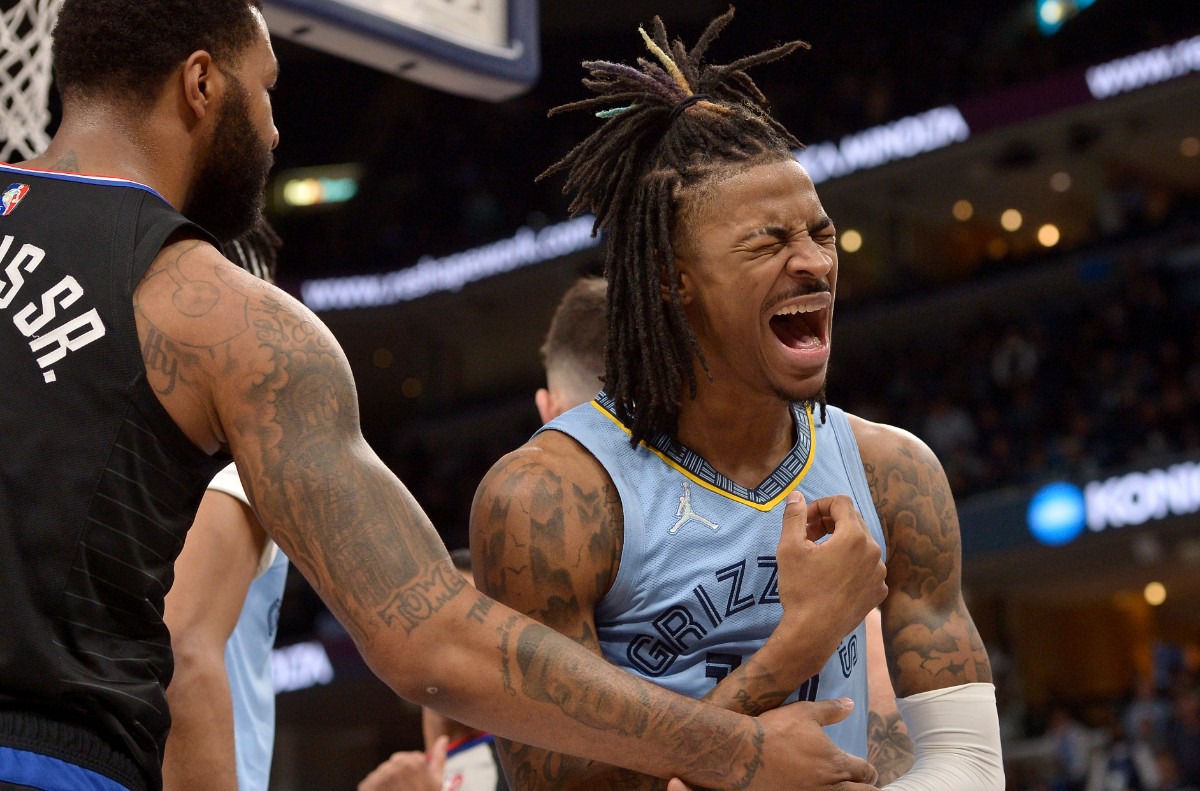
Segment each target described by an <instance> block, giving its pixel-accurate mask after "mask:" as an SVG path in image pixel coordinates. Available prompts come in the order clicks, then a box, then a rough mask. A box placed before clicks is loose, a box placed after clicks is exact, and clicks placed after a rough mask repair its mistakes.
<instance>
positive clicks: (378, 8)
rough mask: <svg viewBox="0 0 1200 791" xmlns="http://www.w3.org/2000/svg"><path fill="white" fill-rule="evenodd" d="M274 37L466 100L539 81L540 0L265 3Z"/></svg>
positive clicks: (498, 96)
mask: <svg viewBox="0 0 1200 791" xmlns="http://www.w3.org/2000/svg"><path fill="white" fill-rule="evenodd" d="M263 15H264V16H265V17H266V20H267V24H268V25H269V26H270V28H271V32H272V34H274V35H276V36H279V37H281V38H285V39H288V40H290V41H295V42H298V43H301V44H306V45H308V46H311V47H315V48H316V49H320V50H323V51H325V52H329V53H331V54H333V55H337V56H339V57H343V58H347V59H349V60H353V61H356V62H358V63H362V64H364V65H367V66H371V67H374V68H376V69H379V70H381V71H385V72H388V73H390V74H396V75H398V76H402V77H404V78H405V79H409V80H413V81H415V82H419V83H422V84H424V85H428V86H430V87H433V88H438V89H440V90H444V91H447V92H450V93H455V94H459V95H462V96H470V97H474V98H478V99H487V100H490V101H503V100H504V99H508V98H511V97H513V96H516V95H518V94H520V93H523V92H525V91H526V90H528V89H529V88H530V87H531V86H532V85H533V83H534V82H535V81H536V80H537V78H538V73H539V70H540V68H541V58H540V55H539V48H538V9H537V0H264V3H263Z"/></svg>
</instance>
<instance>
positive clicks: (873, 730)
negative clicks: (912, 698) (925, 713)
mask: <svg viewBox="0 0 1200 791" xmlns="http://www.w3.org/2000/svg"><path fill="white" fill-rule="evenodd" d="M882 630H883V626H882V623H881V616H880V614H879V610H872V611H871V614H870V615H868V616H867V699H868V700H869V701H870V710H869V711H868V712H867V760H868V761H870V762H871V765H872V766H874V767H875V768H876V769H877V770H878V771H879V784H880V785H883V784H885V783H890V782H891V781H893V780H895V779H896V778H897V777H900V776H901V775H903V774H904V773H905V772H907V771H908V769H909V767H911V766H912V761H913V743H912V739H910V738H908V728H906V727H905V726H904V720H902V719H901V718H900V709H899V708H897V706H896V691H895V690H894V689H892V679H891V677H890V676H889V675H888V663H887V653H886V651H885V650H884V646H883V631H882Z"/></svg>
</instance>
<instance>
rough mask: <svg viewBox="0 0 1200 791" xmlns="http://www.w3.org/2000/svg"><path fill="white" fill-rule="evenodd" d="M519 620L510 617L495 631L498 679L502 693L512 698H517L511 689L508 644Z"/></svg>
mask: <svg viewBox="0 0 1200 791" xmlns="http://www.w3.org/2000/svg"><path fill="white" fill-rule="evenodd" d="M520 620H521V619H520V618H519V617H517V616H516V615H510V616H508V618H506V619H505V620H504V623H502V624H500V626H498V627H496V631H497V632H499V633H500V678H501V680H502V681H503V682H504V691H505V692H506V693H508V694H509V695H510V696H512V697H514V698H515V697H516V696H517V690H516V689H514V688H513V680H512V665H511V664H510V661H509V657H510V655H511V651H510V648H509V642H510V640H511V639H512V630H513V627H514V626H516V625H517V623H518V622H519V621H520Z"/></svg>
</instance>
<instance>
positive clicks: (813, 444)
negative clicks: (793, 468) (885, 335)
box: [591, 399, 817, 513]
mask: <svg viewBox="0 0 1200 791" xmlns="http://www.w3.org/2000/svg"><path fill="white" fill-rule="evenodd" d="M591 405H592V406H593V407H595V409H596V410H597V411H599V412H600V414H602V415H604V416H605V417H606V418H608V419H609V420H611V421H612V422H613V424H614V425H616V426H617V428H619V429H621V431H624V432H625V433H626V434H628V435H630V436H632V435H633V432H632V431H630V430H629V429H628V428H627V427H626V426H625V424H624V423H622V422H621V421H620V420H618V419H617V416H616V415H614V414H613V413H611V412H609V411H608V410H607V409H605V408H604V406H603V405H602V404H601V403H600V402H599V401H596V400H595V399H593V400H592V401H591ZM804 414H805V416H806V417H807V418H808V436H809V443H808V458H807V459H805V460H804V465H803V466H802V467H801V468H800V471H799V472H798V473H796V477H794V478H793V479H792V480H791V482H790V483H788V484H787V485H786V486H784V487H783V490H782V491H780V493H779V494H777V495H775V496H774V497H772V498H771V499H770V500H768V501H766V502H765V503H756V502H754V501H753V500H747V499H746V498H744V497H738V496H737V495H736V494H733V493H732V492H728V491H726V490H725V489H722V488H721V487H720V486H717V485H716V484H715V483H712V482H711V481H706V480H704V479H703V478H701V477H699V476H698V475H696V474H695V473H693V472H692V471H691V470H688V469H687V468H685V467H683V466H682V465H680V464H679V463H678V462H676V461H675V460H674V459H672V458H671V457H670V456H668V455H667V454H665V453H663V452H662V451H660V450H659V449H658V448H656V447H654V446H653V445H649V444H647V443H646V441H645V440H642V441H641V442H639V443H638V445H639V446H641V447H643V448H645V449H646V450H648V451H650V452H651V453H653V454H654V455H655V456H657V457H658V458H660V459H662V461H663V462H664V463H665V464H666V465H667V466H668V467H670V468H671V469H673V470H675V471H676V472H678V473H679V474H680V475H682V476H684V477H685V478H687V479H688V480H690V481H692V482H693V483H695V484H696V485H697V486H702V487H704V488H705V489H708V490H709V491H710V492H714V493H716V494H719V495H721V496H722V497H725V498H727V499H729V500H733V501H734V502H736V503H741V504H742V505H745V506H748V507H750V508H753V509H754V510H756V511H762V512H763V513H766V512H768V511H770V510H772V509H773V508H775V506H777V505H779V504H780V503H781V502H783V501H784V500H785V499H787V496H788V495H789V494H791V493H792V490H794V489H795V488H796V487H797V486H799V485H800V481H802V480H804V476H806V475H807V474H808V471H809V470H810V469H812V464H813V459H814V458H816V455H817V435H816V421H815V420H814V419H813V413H812V407H811V406H809V405H807V404H805V406H804Z"/></svg>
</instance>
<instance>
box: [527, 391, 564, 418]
mask: <svg viewBox="0 0 1200 791" xmlns="http://www.w3.org/2000/svg"><path fill="white" fill-rule="evenodd" d="M533 402H534V403H535V404H537V410H538V415H539V416H540V417H541V418H542V422H543V423H549V422H550V421H551V420H554V418H556V417H558V414H559V413H558V412H556V411H555V409H554V398H553V397H552V396H551V395H550V391H549V390H547V389H546V388H544V387H539V388H538V391H537V392H536V393H534V394H533Z"/></svg>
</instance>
